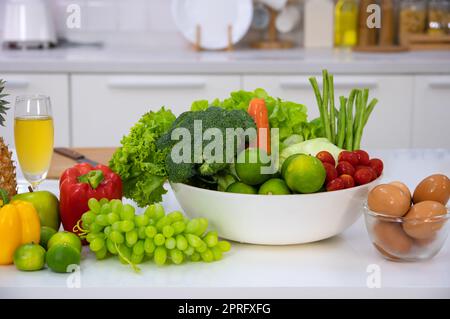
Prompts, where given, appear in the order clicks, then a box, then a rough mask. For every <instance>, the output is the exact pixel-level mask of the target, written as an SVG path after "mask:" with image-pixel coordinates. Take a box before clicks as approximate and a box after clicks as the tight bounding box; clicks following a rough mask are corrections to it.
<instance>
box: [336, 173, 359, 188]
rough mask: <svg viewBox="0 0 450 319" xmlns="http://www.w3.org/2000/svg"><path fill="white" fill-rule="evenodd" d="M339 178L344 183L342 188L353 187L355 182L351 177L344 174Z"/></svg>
mask: <svg viewBox="0 0 450 319" xmlns="http://www.w3.org/2000/svg"><path fill="white" fill-rule="evenodd" d="M339 178H340V179H342V181H343V182H344V188H352V187H354V186H355V180H354V179H353V177H352V176H351V175H348V174H344V175H341V176H339Z"/></svg>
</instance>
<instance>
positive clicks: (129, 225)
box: [120, 220, 134, 233]
mask: <svg viewBox="0 0 450 319" xmlns="http://www.w3.org/2000/svg"><path fill="white" fill-rule="evenodd" d="M133 229H134V222H132V221H131V220H122V221H121V222H120V230H121V231H123V232H124V233H126V232H129V231H131V230H133Z"/></svg>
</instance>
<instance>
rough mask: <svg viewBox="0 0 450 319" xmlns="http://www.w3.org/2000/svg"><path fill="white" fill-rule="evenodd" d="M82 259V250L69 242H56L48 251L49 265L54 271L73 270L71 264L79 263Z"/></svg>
mask: <svg viewBox="0 0 450 319" xmlns="http://www.w3.org/2000/svg"><path fill="white" fill-rule="evenodd" d="M80 259H81V254H80V252H79V251H78V250H77V249H76V248H74V247H73V246H70V245H68V244H56V245H53V246H52V247H50V249H49V250H48V251H47V265H48V268H50V269H51V270H53V271H54V272H71V270H70V268H69V266H71V265H79V264H80Z"/></svg>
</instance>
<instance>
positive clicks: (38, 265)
mask: <svg viewBox="0 0 450 319" xmlns="http://www.w3.org/2000/svg"><path fill="white" fill-rule="evenodd" d="M14 264H15V265H16V268H17V269H19V270H24V271H33V270H41V269H42V268H44V265H45V249H44V248H43V247H41V246H40V245H38V244H25V245H22V246H20V247H19V248H17V249H16V251H15V252H14Z"/></svg>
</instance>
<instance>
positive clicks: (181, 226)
mask: <svg viewBox="0 0 450 319" xmlns="http://www.w3.org/2000/svg"><path fill="white" fill-rule="evenodd" d="M172 227H173V233H174V234H175V235H178V234H181V233H182V232H184V230H185V229H186V224H185V223H184V221H182V220H179V221H176V222H175V223H173V224H172Z"/></svg>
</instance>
